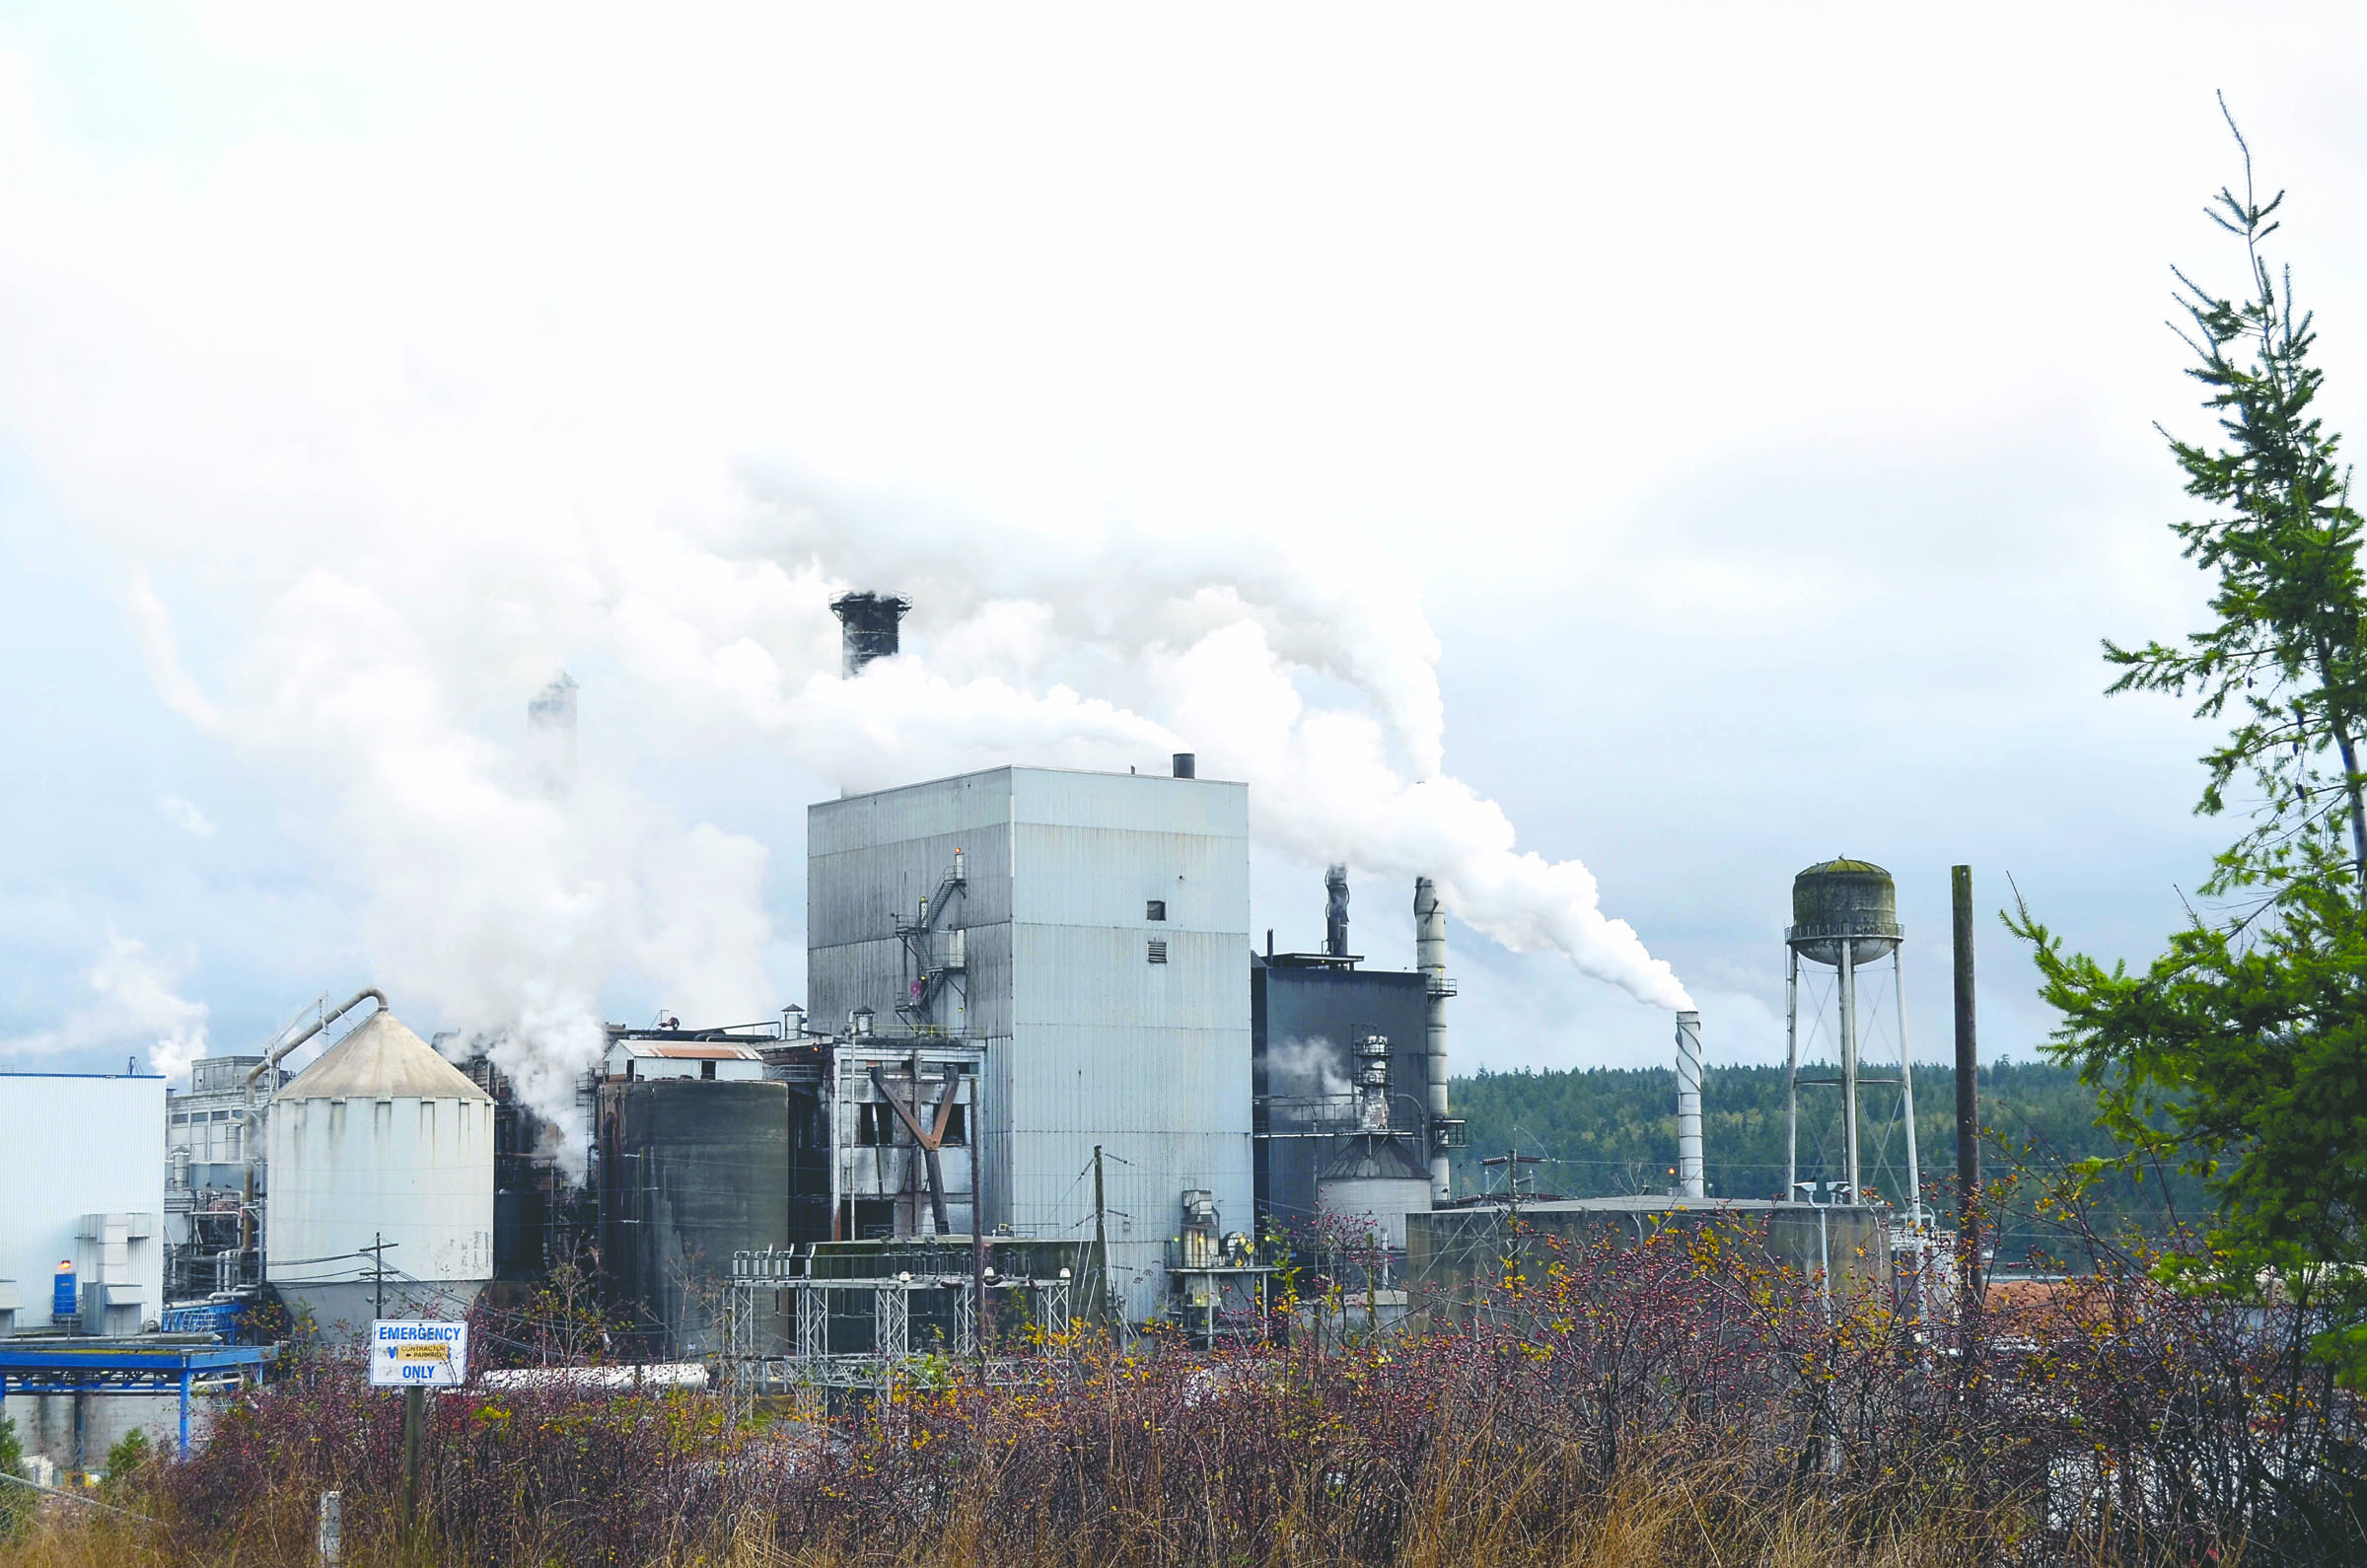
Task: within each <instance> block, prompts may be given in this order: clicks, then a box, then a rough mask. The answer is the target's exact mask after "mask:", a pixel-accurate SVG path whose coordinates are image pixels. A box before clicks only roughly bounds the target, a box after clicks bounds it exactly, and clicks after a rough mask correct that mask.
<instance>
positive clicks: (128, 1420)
mask: <svg viewBox="0 0 2367 1568" xmlns="http://www.w3.org/2000/svg"><path fill="white" fill-rule="evenodd" d="M233 1397H234V1395H231V1394H227V1393H222V1394H213V1393H192V1394H190V1395H189V1452H190V1453H192V1454H194V1453H195V1452H196V1451H197V1450H198V1448H199V1447H200V1446H202V1445H203V1443H204V1442H205V1439H206V1438H207V1436H208V1435H210V1434H211V1433H212V1431H213V1429H214V1422H215V1421H216V1420H218V1419H220V1417H221V1413H222V1411H223V1410H225V1409H227V1408H228V1407H229V1404H230V1401H231V1399H232V1398H233ZM77 1401H79V1402H80V1404H81V1411H80V1415H81V1428H80V1431H79V1432H78V1431H77V1430H76V1426H75V1419H76V1410H75V1405H76V1403H77ZM7 1413H8V1418H9V1419H10V1420H11V1421H14V1422H16V1423H17V1441H18V1442H20V1443H22V1444H24V1446H25V1454H26V1457H27V1458H28V1459H30V1458H33V1457H34V1456H36V1455H38V1456H39V1457H40V1458H42V1459H45V1460H47V1461H49V1462H50V1463H52V1464H54V1465H56V1466H57V1467H58V1468H59V1469H60V1470H63V1471H68V1472H71V1471H74V1470H77V1469H86V1468H87V1469H91V1470H98V1469H103V1468H105V1467H106V1464H107V1451H108V1449H110V1448H113V1447H114V1446H115V1445H116V1444H117V1443H119V1442H121V1441H122V1439H123V1436H124V1434H126V1433H128V1432H129V1431H131V1429H132V1428H134V1427H138V1428H139V1429H140V1430H141V1431H144V1432H146V1433H147V1434H148V1452H149V1453H150V1454H152V1455H154V1456H156V1457H158V1458H161V1459H171V1458H172V1457H173V1456H174V1455H176V1454H178V1453H179V1452H180V1395H179V1394H178V1393H108V1394H96V1393H85V1394H73V1393H12V1394H10V1395H9V1396H8V1400H7ZM78 1455H79V1456H80V1457H79V1458H78V1457H77V1456H78Z"/></svg>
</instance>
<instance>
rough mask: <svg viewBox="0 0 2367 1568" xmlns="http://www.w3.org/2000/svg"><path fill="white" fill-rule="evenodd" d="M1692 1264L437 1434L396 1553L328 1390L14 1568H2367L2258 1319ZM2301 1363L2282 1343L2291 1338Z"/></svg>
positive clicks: (2322, 1443) (2347, 1497) (2355, 1490)
mask: <svg viewBox="0 0 2367 1568" xmlns="http://www.w3.org/2000/svg"><path fill="white" fill-rule="evenodd" d="M1788 1278H1789V1277H1788V1276H1777V1275H1774V1274H1771V1273H1768V1272H1766V1271H1764V1270H1762V1269H1759V1268H1758V1267H1757V1265H1755V1264H1753V1263H1752V1262H1751V1261H1750V1260H1749V1259H1748V1258H1747V1257H1746V1256H1744V1255H1743V1254H1741V1253H1738V1252H1736V1251H1733V1250H1730V1249H1721V1247H1718V1246H1717V1245H1716V1244H1715V1242H1714V1239H1707V1238H1702V1237H1698V1236H1696V1237H1693V1238H1689V1239H1681V1240H1675V1241H1671V1242H1669V1243H1667V1244H1666V1245H1665V1246H1663V1245H1658V1244H1655V1245H1653V1246H1647V1247H1627V1248H1624V1249H1605V1250H1600V1251H1587V1250H1583V1249H1581V1250H1577V1251H1572V1252H1566V1253H1551V1254H1545V1255H1541V1256H1539V1257H1537V1258H1534V1259H1531V1260H1530V1261H1528V1262H1526V1263H1524V1264H1523V1265H1521V1267H1520V1268H1518V1269H1508V1276H1507V1278H1506V1280H1505V1281H1504V1283H1503V1286H1502V1287H1501V1289H1500V1290H1499V1291H1497V1292H1496V1293H1495V1295H1494V1296H1493V1297H1491V1298H1490V1300H1489V1301H1488V1302H1486V1303H1485V1304H1483V1305H1484V1308H1485V1310H1484V1311H1482V1312H1480V1313H1479V1314H1478V1315H1477V1317H1476V1318H1475V1319H1473V1320H1472V1321H1470V1322H1466V1323H1462V1324H1460V1325H1458V1326H1455V1327H1453V1328H1451V1329H1442V1330H1440V1331H1438V1332H1435V1333H1430V1334H1424V1335H1413V1336H1408V1337H1403V1338H1398V1339H1393V1340H1390V1341H1388V1342H1386V1343H1382V1344H1373V1345H1365V1346H1350V1347H1344V1348H1343V1347H1341V1346H1340V1345H1338V1344H1337V1343H1336V1341H1334V1342H1332V1343H1330V1344H1328V1345H1324V1346H1316V1345H1310V1344H1307V1343H1303V1342H1302V1343H1296V1344H1281V1345H1272V1346H1257V1347H1252V1348H1247V1349H1243V1350H1238V1351H1232V1352H1226V1353H1220V1354H1209V1353H1202V1352H1195V1351H1192V1350H1189V1349H1186V1348H1184V1347H1182V1346H1178V1345H1158V1346H1153V1347H1151V1348H1150V1349H1148V1350H1137V1351H1136V1352H1135V1353H1132V1354H1127V1353H1121V1352H1119V1351H1117V1350H1116V1349H1114V1348H1113V1347H1112V1346H1110V1345H1108V1344H1106V1343H1102V1342H1100V1341H1091V1342H1078V1343H1071V1344H1066V1345H1055V1346H1052V1347H1049V1348H1048V1350H1047V1354H1046V1355H1045V1357H1044V1359H1043V1360H1042V1362H1041V1363H1040V1368H1041V1376H1040V1379H1039V1381H1038V1382H1036V1383H1035V1384H1033V1385H1030V1386H1028V1387H1023V1388H997V1389H992V1390H981V1389H978V1388H976V1387H974V1386H967V1385H961V1384H952V1385H944V1386H939V1387H934V1388H925V1389H923V1388H915V1389H910V1390H905V1391H904V1392H903V1393H902V1394H901V1395H900V1396H899V1397H898V1398H897V1399H896V1400H895V1401H893V1402H892V1403H890V1404H889V1405H888V1406H886V1407H885V1408H881V1409H868V1408H866V1409H856V1408H849V1409H846V1410H843V1411H841V1412H840V1413H839V1416H838V1418H837V1420H836V1421H835V1423H834V1424H833V1425H832V1426H831V1427H829V1428H827V1429H824V1428H818V1427H810V1426H803V1425H799V1424H797V1423H795V1422H792V1421H770V1422H764V1421H758V1422H753V1423H748V1424H742V1425H732V1424H729V1423H727V1422H726V1421H725V1420H724V1419H723V1414H722V1412H723V1406H722V1404H721V1403H720V1402H719V1401H717V1400H715V1399H712V1398H710V1397H708V1396H706V1395H703V1394H686V1393H680V1392H672V1393H663V1394H657V1393H636V1392H622V1393H610V1394H566V1393H559V1392H543V1393H530V1394H507V1395H503V1396H500V1397H494V1396H491V1395H487V1394H484V1393H481V1392H468V1393H458V1394H454V1395H452V1396H449V1397H446V1398H441V1399H438V1400H436V1401H433V1405H432V1409H433V1416H432V1423H431V1433H430V1439H429V1453H430V1466H429V1470H428V1474H427V1476H426V1492H427V1505H428V1517H427V1520H426V1522H425V1523H424V1525H423V1526H422V1528H421V1529H420V1530H418V1531H416V1532H414V1531H409V1530H406V1528H405V1527H403V1525H402V1524H401V1509H400V1501H399V1500H400V1495H401V1480H400V1476H401V1471H400V1462H399V1458H398V1452H399V1451H398V1444H397V1441H396V1431H397V1426H398V1409H397V1404H396V1402H395V1401H393V1400H389V1399H385V1398H381V1397H377V1396H374V1395H372V1394H371V1393H370V1392H369V1390H367V1389H366V1388H365V1387H364V1386H363V1379H362V1377H361V1372H360V1369H359V1368H358V1367H357V1366H353V1365H349V1364H345V1363H340V1362H338V1361H335V1360H333V1359H318V1360H313V1361H308V1362H303V1363H300V1364H298V1365H296V1366H294V1367H292V1368H290V1369H288V1370H287V1372H286V1373H285V1374H284V1375H283V1376H282V1377H281V1379H280V1380H279V1381H278V1382H276V1383H275V1384H273V1385H272V1386H271V1387H270V1388H268V1389H266V1390H262V1391H260V1392H258V1393H255V1394H252V1395H250V1396H249V1397H248V1398H247V1399H246V1400H245V1401H244V1403H243V1405H242V1406H241V1407H240V1408H239V1409H237V1410H236V1411H234V1412H232V1413H231V1414H230V1415H229V1416H227V1417H226V1418H225V1419H224V1421H223V1422H222V1423H221V1424H220V1425H219V1426H218V1427H217V1429H216V1432H215V1435H214V1437H213V1439H212V1440H211V1441H210V1443H209V1445H208V1447H207V1448H206V1450H205V1451H204V1452H203V1453H202V1454H200V1455H199V1456H197V1457H196V1458H194V1459H193V1460H191V1461H188V1462H186V1463H179V1464H158V1465H157V1466H155V1467H154V1468H153V1469H152V1470H151V1471H149V1472H146V1474H145V1485H141V1486H136V1487H135V1488H134V1489H133V1490H132V1491H130V1492H128V1493H127V1494H125V1495H124V1496H123V1498H122V1499H121V1500H122V1501H124V1502H125V1503H127V1504H128V1505H129V1506H133V1507H137V1508H139V1509H141V1510H144V1511H146V1512H148V1513H149V1514H151V1515H153V1516H154V1519H155V1521H156V1523H154V1524H149V1525H142V1524H137V1523H133V1522H130V1521H125V1520H122V1519H118V1518H115V1517H112V1516H105V1515H99V1514H96V1513H89V1512H85V1513H81V1514H76V1513H73V1512H71V1505H66V1504H51V1505H48V1506H47V1507H45V1508H44V1510H43V1511H42V1514H41V1516H40V1517H39V1519H38V1520H37V1521H36V1523H35V1525H34V1526H33V1528H32V1529H31V1530H30V1531H29V1532H27V1533H25V1534H24V1535H22V1536H21V1537H20V1538H19V1539H17V1540H15V1541H13V1542H10V1543H7V1544H5V1545H0V1565H7V1568H15V1565H20V1564H21V1565H24V1568H92V1565H97V1564H108V1565H124V1568H200V1565H203V1568H301V1565H307V1564H310V1563H312V1562H313V1560H314V1553H313V1531H314V1507H315V1502H316V1499H317V1498H318V1496H319V1494H320V1493H321V1492H322V1491H323V1490H324V1489H327V1488H330V1487H334V1488H336V1489H338V1490H340V1491H342V1492H343V1494H344V1497H345V1522H346V1554H345V1561H346V1562H347V1563H348V1564H351V1565H353V1568H424V1565H427V1564H441V1563H501V1564H503V1565H505V1568H511V1565H515V1568H533V1565H540V1564H566V1565H569V1568H576V1565H600V1568H645V1565H646V1568H677V1565H680V1568H690V1565H693V1564H697V1565H704V1568H722V1565H731V1568H1021V1565H1027V1568H1038V1565H1044V1568H1214V1565H1226V1568H1233V1565H1239V1568H1269V1565H1270V1568H1280V1565H1293V1568H1296V1565H1300V1564H1333V1563H1337V1564H1350V1563H1354V1564H1376V1565H1390V1568H1514V1565H1516V1564H1517V1565H1520V1568H1528V1565H1532V1564H1561V1565H1567V1568H1662V1565H1667V1568H1676V1565H1680V1564H1682V1565H1687V1568H1690V1565H1716V1568H1742V1565H1750V1568H1828V1565H1829V1568H1843V1565H1846V1568H1925V1565H1930V1568H1940V1565H1942V1564H1946V1565H1952V1568H1954V1565H1972V1564H2000V1565H2006V1564H2011V1565H2021V1564H2048V1565H2052V1564H2058V1563H2059V1564H2078V1565H2083V1568H2153V1565H2155V1564H2167V1563H2173V1562H2182V1563H2206V1562H2207V1563H2214V1564H2222V1565H2224V1564H2228V1563H2233V1562H2235V1561H2237V1560H2238V1559H2239V1558H2241V1559H2243V1560H2245V1561H2247V1562H2252V1563H2257V1564H2259V1568H2272V1565H2286V1564H2294V1565H2298V1564H2310V1563H2320V1562H2325V1563H2341V1562H2354V1561H2358V1560H2367V1532H2363V1531H2362V1529H2361V1527H2360V1512H2361V1510H2360V1500H2361V1499H2362V1498H2363V1497H2367V1477H2363V1474H2362V1472H2363V1471H2367V1463H2363V1462H2362V1458H2361V1456H2362V1454H2363V1453H2367V1444H2363V1442H2362V1432H2363V1426H2362V1421H2361V1412H2360V1406H2359V1404H2358V1401H2357V1400H2356V1399H2355V1397H2353V1396H2351V1395H2349V1394H2347V1393H2345V1392H2343V1391H2342V1390H2334V1389H2333V1388H2332V1387H2331V1384H2329V1383H2326V1382H2324V1381H2323V1380H2315V1381H2314V1378H2313V1375H2308V1374H2307V1373H2306V1369H2304V1368H2303V1367H2302V1366H2301V1364H2300V1363H2299V1362H2297V1361H2295V1360H2294V1359H2293V1358H2292V1357H2290V1356H2289V1355H2285V1354H2282V1353H2281V1352H2280V1351H2279V1348H2278V1347H2279V1346H2280V1345H2289V1344H2291V1343H2292V1342H2294V1341H2293V1340H2292V1338H2291V1335H2290V1333H2289V1332H2288V1330H2289V1329H2290V1328H2291V1326H2292V1325H2290V1324H2284V1325H2279V1324H2278V1323H2275V1322H2273V1321H2268V1320H2265V1319H2262V1317H2261V1316H2260V1315H2259V1314H2258V1313H2246V1312H2242V1311H2233V1310H2226V1309H2222V1308H2219V1307H2215V1306H2212V1305H2210V1304H2207V1303H2201V1304H2198V1303H2194V1302H2189V1301H2186V1300H2183V1299H2180V1298H2177V1297H2175V1296H2173V1295H2170V1294H2168V1293H2166V1292H2162V1291H2160V1290H2159V1289H2158V1288H2157V1287H2153V1286H2151V1285H2150V1284H2147V1283H2146V1282H2144V1281H2142V1280H2125V1281H2121V1282H2119V1284H2118V1291H2119V1293H2118V1295H2116V1297H2115V1307H2114V1310H2113V1311H2112V1312H2111V1313H2110V1314H2096V1313H2085V1314H2078V1315H2072V1316H2069V1317H2066V1318H2064V1319H2062V1321H2061V1322H2060V1323H2059V1324H2057V1325H2055V1326H2054V1327H2052V1328H2050V1329H2048V1330H2047V1331H2048V1332H2050V1333H2053V1334H2054V1337H2053V1338H2051V1339H2045V1340H2044V1341H2041V1340H2034V1339H2027V1338H2023V1339H2017V1340H2016V1341H2015V1342H2014V1343H2013V1344H2012V1345H2011V1346H2010V1347H2009V1346H2006V1345H2005V1342H2004V1341H2002V1340H2000V1341H1999V1347H1998V1348H1995V1349H1991V1348H1987V1347H1980V1346H1976V1347H1975V1348H1976V1350H1977V1352H1978V1354H1977V1356H1976V1357H1953V1358H1952V1357H1947V1356H1942V1355H1939V1354H1936V1353H1935V1352H1934V1350H1933V1341H1932V1340H1931V1339H1930V1338H1929V1337H1928V1335H1927V1334H1926V1332H1925V1329H1926V1327H1927V1326H1928V1325H1923V1324H1919V1323H1915V1322H1911V1321H1908V1320H1906V1319H1902V1318H1901V1316H1900V1315H1899V1314H1898V1313H1897V1312H1896V1311H1894V1310H1893V1309H1891V1308H1890V1307H1889V1306H1888V1305H1887V1304H1885V1303H1879V1302H1867V1303H1858V1304H1853V1305H1851V1306H1850V1307H1848V1309H1847V1310H1846V1312H1845V1313H1843V1314H1842V1315H1841V1316H1839V1317H1837V1318H1836V1317H1835V1316H1833V1315H1832V1311H1831V1309H1829V1307H1828V1306H1827V1305H1826V1304H1824V1303H1823V1302H1822V1301H1820V1300H1819V1299H1818V1298H1815V1297H1804V1296H1803V1295H1802V1293H1801V1292H1800V1291H1799V1290H1798V1289H1797V1282H1796V1281H1793V1282H1792V1283H1791V1284H1789V1285H1787V1284H1786V1283H1785V1281H1786V1280H1787V1279H1788ZM2280 1335H2282V1336H2283V1337H2281V1338H2280V1337H2279V1336H2280Z"/></svg>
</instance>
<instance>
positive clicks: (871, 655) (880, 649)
mask: <svg viewBox="0 0 2367 1568" xmlns="http://www.w3.org/2000/svg"><path fill="white" fill-rule="evenodd" d="M911 607H912V601H910V600H908V599H903V598H899V597H898V596H897V595H895V594H870V593H863V594H841V595H839V596H838V597H837V598H836V599H833V600H831V601H830V612H831V613H832V614H834V615H836V616H837V617H838V623H839V624H840V625H841V626H844V627H845V628H846V632H845V637H844V659H845V673H846V674H847V675H848V676H850V677H851V676H859V675H861V674H862V673H863V669H864V667H865V666H866V665H868V664H870V663H871V662H872V661H873V660H875V659H893V658H895V657H896V653H897V645H898V642H899V640H900V632H899V630H898V628H899V627H900V626H901V625H902V622H903V618H904V612H905V611H907V610H909V609H910V608H911Z"/></svg>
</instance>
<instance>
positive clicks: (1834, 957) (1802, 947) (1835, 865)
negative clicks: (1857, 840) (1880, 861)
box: [1785, 859, 1905, 968]
mask: <svg viewBox="0 0 2367 1568" xmlns="http://www.w3.org/2000/svg"><path fill="white" fill-rule="evenodd" d="M1903 935H1905V932H1904V931H1903V930H1902V929H1901V926H1900V924H1899V889H1898V886H1897V885H1896V884H1895V883H1893V882H1892V881H1891V874H1890V873H1889V872H1887V871H1885V870H1883V869H1882V868H1881V867H1880V866H1877V865H1875V864H1874V863H1873V862H1871V861H1865V860H1846V859H1844V860H1828V861H1824V862H1822V863H1820V864H1818V865H1814V866H1811V867H1809V868H1808V869H1807V870H1806V871H1804V872H1802V873H1800V875H1799V876H1797V877H1794V878H1793V879H1792V928H1791V930H1790V931H1788V932H1786V933H1785V937H1786V939H1787V940H1788V941H1789V942H1790V943H1791V945H1792V950H1793V951H1794V952H1796V953H1798V954H1799V955H1800V956H1801V957H1802V958H1804V959H1808V960H1811V961H1812V962H1817V963H1829V964H1831V965H1833V966H1834V967H1836V968H1837V967H1839V966H1840V962H1841V943H1842V941H1843V940H1844V939H1846V940H1847V941H1848V942H1849V945H1850V953H1849V958H1850V962H1851V963H1852V964H1853V965H1854V966H1856V967H1858V968H1863V967H1864V966H1865V965H1867V964H1869V963H1871V962H1874V961H1875V960H1876V959H1882V958H1888V957H1889V956H1890V955H1891V953H1892V952H1893V951H1894V950H1895V949H1896V948H1897V947H1898V946H1899V939H1900V938H1901V936H1903Z"/></svg>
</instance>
